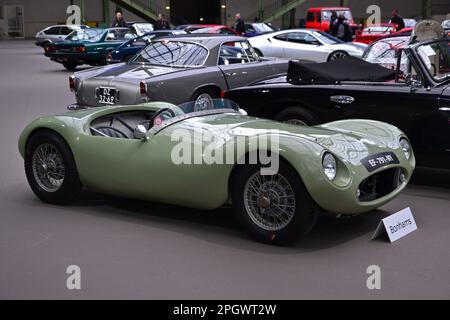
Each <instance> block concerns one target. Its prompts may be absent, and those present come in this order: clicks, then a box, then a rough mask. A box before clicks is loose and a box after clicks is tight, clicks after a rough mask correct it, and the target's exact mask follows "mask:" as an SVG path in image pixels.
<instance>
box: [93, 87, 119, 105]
mask: <svg viewBox="0 0 450 320" xmlns="http://www.w3.org/2000/svg"><path fill="white" fill-rule="evenodd" d="M117 93H118V91H117V90H116V89H113V88H107V87H100V88H97V90H96V96H97V100H98V102H99V103H101V104H115V103H116V102H117Z"/></svg>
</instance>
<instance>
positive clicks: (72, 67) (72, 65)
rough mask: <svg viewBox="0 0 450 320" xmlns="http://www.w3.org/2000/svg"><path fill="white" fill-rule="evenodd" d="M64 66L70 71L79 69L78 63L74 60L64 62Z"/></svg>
mask: <svg viewBox="0 0 450 320" xmlns="http://www.w3.org/2000/svg"><path fill="white" fill-rule="evenodd" d="M63 66H64V68H66V69H67V70H69V71H75V70H76V69H77V66H78V65H77V64H76V63H73V62H64V63H63Z"/></svg>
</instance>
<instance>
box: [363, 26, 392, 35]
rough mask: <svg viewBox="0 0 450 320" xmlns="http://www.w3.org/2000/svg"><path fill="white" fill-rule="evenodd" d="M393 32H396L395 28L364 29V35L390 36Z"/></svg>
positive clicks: (371, 27) (377, 27) (370, 27)
mask: <svg viewBox="0 0 450 320" xmlns="http://www.w3.org/2000/svg"><path fill="white" fill-rule="evenodd" d="M392 31H394V27H393V26H368V27H365V28H364V30H363V33H369V34H388V33H390V32H392Z"/></svg>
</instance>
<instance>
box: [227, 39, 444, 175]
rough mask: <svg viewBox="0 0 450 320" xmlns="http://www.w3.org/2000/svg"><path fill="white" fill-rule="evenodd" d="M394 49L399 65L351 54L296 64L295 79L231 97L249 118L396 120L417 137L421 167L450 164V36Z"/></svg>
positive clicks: (261, 84) (282, 79)
mask: <svg viewBox="0 0 450 320" xmlns="http://www.w3.org/2000/svg"><path fill="white" fill-rule="evenodd" d="M379 54H386V53H383V52H380V53H379ZM391 54H392V52H391ZM393 54H394V57H395V58H396V61H397V63H396V68H394V69H393V70H391V69H387V68H385V67H382V66H380V65H376V64H371V63H369V62H366V61H363V60H356V58H351V57H349V58H346V59H343V60H341V61H339V60H338V61H332V62H328V63H300V62H295V61H291V62H290V66H289V71H288V74H287V76H286V75H284V76H279V77H272V78H271V79H267V80H264V81H260V82H258V83H256V84H254V85H251V86H247V87H244V88H240V89H235V90H231V91H228V92H226V94H225V97H226V98H228V99H232V100H234V101H236V102H237V103H238V104H239V105H240V106H241V107H242V108H244V109H245V110H246V111H247V112H248V114H249V115H253V116H258V117H264V118H269V119H276V120H279V121H284V122H290V123H294V124H303V125H314V124H318V123H325V122H330V121H333V120H340V119H358V118H363V119H374V120H380V121H384V122H388V123H391V124H393V125H395V126H397V127H398V128H400V129H401V130H403V131H404V132H405V133H406V134H407V135H408V137H410V139H411V141H412V144H413V147H414V151H415V153H416V156H417V164H418V165H419V166H421V167H432V168H444V169H450V40H449V38H440V39H434V40H425V41H420V42H416V43H414V44H410V45H407V46H406V47H404V48H403V49H398V50H395V51H394V52H393ZM394 65H395V63H394Z"/></svg>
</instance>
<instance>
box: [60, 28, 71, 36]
mask: <svg viewBox="0 0 450 320" xmlns="http://www.w3.org/2000/svg"><path fill="white" fill-rule="evenodd" d="M72 31H73V30H72V29H71V28H69V27H61V29H60V33H61V34H62V35H65V36H68V35H69V34H70V33H71V32H72Z"/></svg>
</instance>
